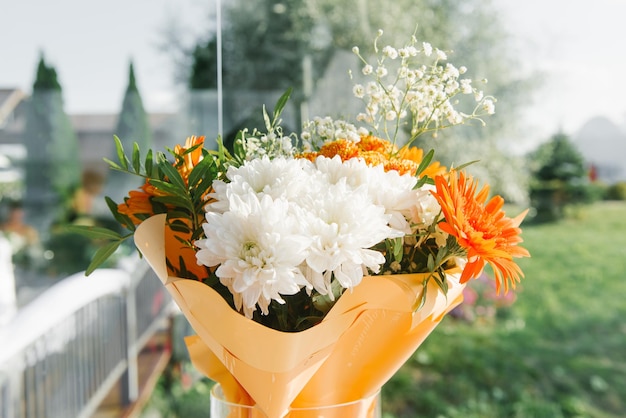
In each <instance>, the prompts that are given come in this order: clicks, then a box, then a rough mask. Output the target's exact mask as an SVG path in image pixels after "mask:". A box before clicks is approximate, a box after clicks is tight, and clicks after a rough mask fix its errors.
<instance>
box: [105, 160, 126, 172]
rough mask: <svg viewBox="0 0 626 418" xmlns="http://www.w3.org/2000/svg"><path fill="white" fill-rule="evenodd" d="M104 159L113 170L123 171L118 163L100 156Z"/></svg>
mask: <svg viewBox="0 0 626 418" xmlns="http://www.w3.org/2000/svg"><path fill="white" fill-rule="evenodd" d="M102 159H103V160H104V162H105V163H107V164H108V165H109V167H110V168H113V169H115V170H120V171H124V169H123V168H122V166H120V165H119V164H118V163H116V162H113V161H111V160H109V159H108V158H106V157H104V158H102Z"/></svg>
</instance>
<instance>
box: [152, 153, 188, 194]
mask: <svg viewBox="0 0 626 418" xmlns="http://www.w3.org/2000/svg"><path fill="white" fill-rule="evenodd" d="M159 170H160V171H161V172H162V173H163V174H165V176H166V177H167V178H168V179H169V181H170V183H172V184H173V185H174V186H176V187H177V188H178V189H179V190H186V189H187V186H186V184H185V181H184V180H183V178H182V177H181V176H180V173H179V172H178V170H176V167H174V166H173V165H172V164H170V163H169V162H168V161H167V160H165V161H159Z"/></svg>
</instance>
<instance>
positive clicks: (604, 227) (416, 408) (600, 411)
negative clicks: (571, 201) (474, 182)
mask: <svg viewBox="0 0 626 418" xmlns="http://www.w3.org/2000/svg"><path fill="white" fill-rule="evenodd" d="M512 214H515V213H514V212H512ZM523 229H524V232H523V234H522V236H523V238H524V241H525V242H524V246H525V247H526V248H527V249H528V250H529V251H530V253H531V256H532V257H531V258H529V259H523V260H521V262H520V265H521V267H522V268H523V270H524V272H525V275H526V277H525V279H524V280H523V282H522V285H521V286H519V287H518V292H517V293H518V296H517V301H516V302H515V303H514V304H513V305H512V306H511V307H509V308H506V309H505V310H502V311H500V312H499V315H498V317H497V319H496V320H494V321H482V322H481V321H475V322H472V323H468V322H464V321H460V320H455V319H453V318H452V317H447V318H445V319H444V321H443V323H442V324H441V325H440V326H439V327H438V328H437V329H435V331H434V332H433V334H431V336H430V337H429V338H428V339H427V340H426V342H425V343H424V344H423V345H422V347H420V348H419V349H418V351H417V352H416V354H415V355H414V356H413V358H412V359H411V360H410V361H409V362H408V363H407V364H406V365H405V366H404V367H403V368H402V369H401V370H400V371H399V372H398V374H397V375H396V376H395V377H394V378H393V379H392V380H391V381H390V382H389V383H388V384H387V385H386V386H385V388H384V392H383V402H384V404H383V405H384V410H385V411H387V412H386V413H385V416H386V418H387V417H395V418H404V417H407V418H416V417H464V418H471V417H476V418H478V417H480V418H489V417H498V418H501V417H516V418H518V417H519V418H521V417H532V418H539V417H550V418H555V417H556V418H558V417H600V418H601V417H607V418H608V417H611V418H612V417H625V416H626V320H625V318H626V300H625V299H626V280H625V279H626V204H625V203H615V202H602V203H598V204H595V205H593V206H591V207H588V208H585V209H583V210H582V211H580V212H578V213H577V216H576V217H575V218H571V219H566V220H563V221H561V222H558V223H555V224H543V225H523Z"/></svg>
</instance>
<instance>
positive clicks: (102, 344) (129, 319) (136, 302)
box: [0, 263, 171, 418]
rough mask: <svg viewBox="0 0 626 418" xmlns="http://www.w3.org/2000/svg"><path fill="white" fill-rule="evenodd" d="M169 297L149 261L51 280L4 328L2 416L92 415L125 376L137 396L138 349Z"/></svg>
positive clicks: (130, 396)
mask: <svg viewBox="0 0 626 418" xmlns="http://www.w3.org/2000/svg"><path fill="white" fill-rule="evenodd" d="M170 301H171V299H170V297H169V295H168V294H167V292H166V291H165V289H164V288H163V286H162V284H161V282H160V281H159V279H158V278H157V277H155V275H154V273H153V272H152V270H151V269H149V268H148V267H147V265H146V264H145V263H137V264H136V265H135V266H134V269H133V271H132V273H129V272H127V271H123V270H113V269H108V270H107V269H103V270H97V271H96V272H94V273H93V274H92V275H91V276H89V277H85V276H84V275H83V274H82V273H80V274H76V275H74V276H71V277H68V278H67V279H64V280H62V281H61V282H59V283H57V284H55V285H54V286H52V287H51V288H50V289H48V290H47V291H46V292H44V294H42V295H41V296H39V298H37V299H36V300H34V301H33V302H31V303H30V304H29V305H27V306H25V307H24V308H23V309H22V310H21V311H19V312H18V314H17V316H16V317H15V318H14V320H13V321H12V322H11V323H9V324H8V325H7V326H5V327H3V328H0V417H1V418H57V417H58V418H68V417H79V418H82V417H85V418H86V417H90V416H91V415H93V413H94V412H95V411H96V409H97V408H98V406H99V405H100V404H101V402H102V401H103V400H104V398H105V397H106V396H107V394H108V393H109V392H110V391H111V389H112V388H113V387H114V386H115V385H116V384H117V383H118V382H119V381H120V379H121V382H122V384H121V385H120V386H121V387H122V393H121V394H120V395H121V399H122V402H132V401H134V400H136V399H137V397H138V391H139V389H138V386H139V384H138V365H137V357H138V354H139V352H140V351H141V348H142V347H143V346H144V345H145V344H146V342H147V341H148V340H149V339H150V337H151V336H152V335H153V334H154V333H155V332H156V331H157V330H158V328H159V327H160V326H161V325H162V323H163V320H164V319H165V318H166V317H167V315H168V313H169V308H170V303H171V302H170Z"/></svg>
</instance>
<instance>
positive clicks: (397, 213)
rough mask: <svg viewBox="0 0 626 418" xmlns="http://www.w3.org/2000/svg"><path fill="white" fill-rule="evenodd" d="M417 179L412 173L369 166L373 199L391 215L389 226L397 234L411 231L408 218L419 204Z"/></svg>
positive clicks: (370, 189) (368, 183) (369, 181)
mask: <svg viewBox="0 0 626 418" xmlns="http://www.w3.org/2000/svg"><path fill="white" fill-rule="evenodd" d="M416 183H417V179H416V178H415V177H414V176H411V175H410V174H404V175H400V173H398V172H397V171H395V170H390V171H385V170H384V167H383V166H382V165H379V166H375V167H369V170H368V177H367V185H368V187H369V194H370V196H371V198H372V201H373V202H374V203H375V204H377V205H381V206H383V207H384V208H385V213H387V214H388V215H389V216H390V219H389V226H390V227H391V228H393V229H394V230H396V231H397V235H396V236H398V237H399V236H402V235H403V234H409V233H411V229H410V225H409V224H408V221H407V219H409V218H410V215H411V210H412V208H413V207H414V206H416V205H417V204H419V198H418V196H417V195H416V194H415V191H414V190H413V187H414V186H415V184H416Z"/></svg>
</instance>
